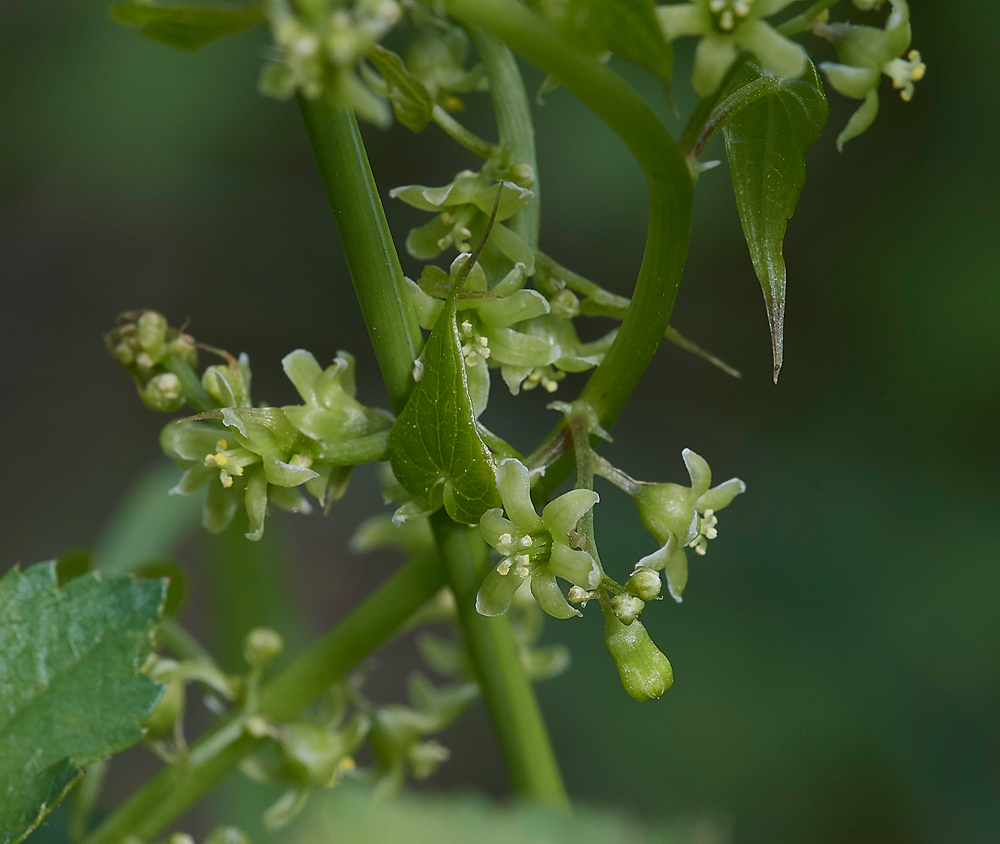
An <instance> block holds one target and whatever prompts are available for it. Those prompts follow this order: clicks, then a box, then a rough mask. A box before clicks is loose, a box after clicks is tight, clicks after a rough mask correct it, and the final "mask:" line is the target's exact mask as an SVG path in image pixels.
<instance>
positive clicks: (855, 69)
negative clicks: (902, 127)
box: [813, 0, 927, 149]
mask: <svg viewBox="0 0 1000 844" xmlns="http://www.w3.org/2000/svg"><path fill="white" fill-rule="evenodd" d="M883 2H885V0H878V2H874V0H862V2H858V0H855V5H857V6H859V8H862V9H872V8H876V7H878V6H881V5H882V3H883ZM888 2H889V4H890V5H891V6H892V10H891V11H890V13H889V17H888V19H887V20H886V23H885V27H884V28H882V29H878V28H877V27H873V26H858V25H854V24H847V23H827V22H825V21H820V22H817V23H816V25H815V26H814V27H813V32H815V33H816V34H817V35H819V36H821V37H823V38H826V39H827V40H828V41H830V43H831V44H833V46H834V48H835V49H836V51H837V58H838V59H839V61H838V62H823V63H822V64H821V65H820V68H821V69H822V71H823V73H825V74H826V78H827V79H828V80H830V84H831V85H832V86H833V87H834V88H835V89H836V90H837V91H838V92H839V93H841V94H843V95H844V96H845V97H851V98H852V99H856V100H863V101H864V102H863V103H862V104H861V107H860V108H859V109H858V110H857V111H856V112H855V113H854V114H853V115H852V116H851V119H850V120H849V121H848V123H847V126H846V127H845V128H844V130H843V131H842V132H841V133H840V135H839V136H838V137H837V148H838V149H843V148H844V144H846V143H847V142H848V141H849V140H851V139H852V138H856V137H857V136H858V135H860V134H861V133H862V132H865V131H866V130H867V129H868V127H869V126H871V125H872V123H873V122H874V121H875V118H876V116H877V115H878V109H879V96H878V87H879V83H880V82H881V79H882V76H883V74H884V75H885V76H888V77H889V78H890V79H891V80H892V85H893V87H894V88H895V89H896V90H898V91H899V96H900V97H901V98H902V100H903V101H904V102H909V101H910V100H911V99H913V94H914V91H915V87H914V83H915V82H919V81H920V80H921V79H923V78H924V76H925V75H926V73H927V66H926V65H925V64H924V63H923V61H922V60H921V57H920V53H918V52H917V51H916V50H911V49H910V42H911V40H912V30H911V28H910V7H909V6H908V5H907V3H906V0H888Z"/></svg>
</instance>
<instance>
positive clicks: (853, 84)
mask: <svg viewBox="0 0 1000 844" xmlns="http://www.w3.org/2000/svg"><path fill="white" fill-rule="evenodd" d="M819 67H820V70H822V71H823V73H824V74H826V78H827V79H828V80H829V81H830V84H831V85H832V86H833V88H834V90H835V91H837V93H839V94H843V95H844V96H845V97H852V98H853V99H855V100H863V99H864V98H865V97H867V96H868V95H869V94H870V93H871V92H872V91H874V90H875V89H876V88H878V85H879V82H880V81H881V79H882V74H881V73H880V72H879V71H877V70H875V69H873V68H870V67H851V66H850V65H846V64H837V63H836V62H823V63H822V64H821V65H820V66H819Z"/></svg>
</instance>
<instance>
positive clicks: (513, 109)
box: [469, 27, 542, 249]
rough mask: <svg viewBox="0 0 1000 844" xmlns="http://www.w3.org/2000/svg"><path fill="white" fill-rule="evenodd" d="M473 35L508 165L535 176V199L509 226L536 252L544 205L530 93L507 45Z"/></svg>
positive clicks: (477, 33) (480, 33) (479, 33)
mask: <svg viewBox="0 0 1000 844" xmlns="http://www.w3.org/2000/svg"><path fill="white" fill-rule="evenodd" d="M469 35H471V36H472V41H473V43H474V44H475V45H476V50H477V51H478V52H479V57H480V58H481V59H482V61H483V69H484V70H485V71H486V78H487V79H488V80H489V83H490V96H491V97H492V98H493V112H494V114H495V115H496V121H497V132H498V133H499V135H500V147H501V149H502V150H503V152H504V155H505V156H506V158H507V165H508V166H512V165H514V164H527V165H528V166H529V167H530V168H531V169H532V171H533V172H534V174H535V183H534V185H532V188H531V190H532V191H533V193H534V195H533V196H532V197H531V198H530V199H529V200H528V201H527V202H526V203H525V205H524V207H523V208H522V209H521V210H520V211H519V212H518V213H517V215H516V216H515V217H514V218H513V219H511V220H508V221H507V225H508V226H509V227H510V228H511V229H512V230H513V231H514V232H515V233H516V234H518V235H520V236H521V239H522V240H523V241H524V242H525V243H527V244H528V246H530V247H531V248H532V249H534V248H536V247H537V246H538V232H539V229H540V227H541V222H542V205H541V197H540V194H539V188H538V160H537V158H536V155H535V127H534V124H533V123H532V121H531V104H530V103H529V101H528V92H527V91H526V90H525V88H524V80H522V79H521V71H519V70H518V69H517V61H516V60H515V59H514V54H513V53H511V51H510V50H509V49H508V48H507V47H506V45H504V44H503V43H501V42H500V41H498V40H497V39H496V38H494V37H492V36H491V35H488V34H487V33H485V32H483V31H482V30H481V29H478V28H477V27H469Z"/></svg>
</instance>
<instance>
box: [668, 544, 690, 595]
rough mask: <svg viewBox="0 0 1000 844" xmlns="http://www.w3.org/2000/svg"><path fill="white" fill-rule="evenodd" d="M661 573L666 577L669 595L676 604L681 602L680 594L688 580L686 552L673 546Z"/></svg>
mask: <svg viewBox="0 0 1000 844" xmlns="http://www.w3.org/2000/svg"><path fill="white" fill-rule="evenodd" d="M663 574H664V575H666V578H667V589H669V590H670V596H671V597H672V598H673V599H674V600H675V601H677V603H678V604H679V603H681V601H682V600H683V599H682V598H681V595H682V594H683V593H684V587H685V586H687V582H688V560H687V552H686V551H685V550H684V549H683V548H681V547H677V548H675V549H674V550H673V552H672V553H671V554H670V556H669V557H667V564H666V565H665V566H664V568H663Z"/></svg>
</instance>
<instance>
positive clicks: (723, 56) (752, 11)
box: [656, 0, 806, 97]
mask: <svg viewBox="0 0 1000 844" xmlns="http://www.w3.org/2000/svg"><path fill="white" fill-rule="evenodd" d="M793 2H795V0H691V2H689V3H676V4H673V5H669V6H660V7H658V8H657V10H656V14H657V17H658V18H659V21H660V27H661V28H662V29H663V34H664V36H665V37H666V39H667V40H668V41H673V40H675V39H677V38H681V37H683V36H686V35H700V36H701V41H699V42H698V47H697V49H696V51H695V59H694V75H693V77H692V79H691V84H692V85H693V86H694V89H695V91H697V92H698V94H700V95H701V96H703V97H707V96H709V95H710V94H713V93H715V92H716V91H717V90H718V88H719V85H721V84H722V80H723V78H724V77H725V75H726V74H727V73H728V72H729V69H730V68H731V67H732V66H733V63H734V62H735V61H736V57H737V56H738V55H739V53H740V50H746V51H747V52H749V53H752V54H753V55H755V56H756V57H757V59H758V60H759V61H760V64H761V67H763V68H764V70H766V71H767V72H768V73H771V74H773V75H774V76H781V77H785V78H796V77H799V76H801V75H802V74H803V73H805V71H806V53H805V50H803V49H802V47H800V46H799V45H798V44H796V43H795V42H794V41H791V40H789V39H788V38H785V37H784V36H783V35H781V34H779V33H778V31H777V30H776V29H774V28H773V27H772V26H771V25H770V24H769V23H767V22H766V21H765V20H764V18H766V17H769V16H770V15H773V14H774V13H775V12H780V11H781V10H782V9H784V8H785V7H786V6H789V5H791V4H792V3H793Z"/></svg>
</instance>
